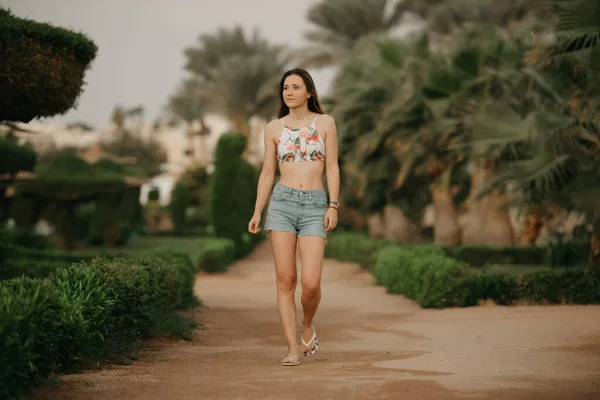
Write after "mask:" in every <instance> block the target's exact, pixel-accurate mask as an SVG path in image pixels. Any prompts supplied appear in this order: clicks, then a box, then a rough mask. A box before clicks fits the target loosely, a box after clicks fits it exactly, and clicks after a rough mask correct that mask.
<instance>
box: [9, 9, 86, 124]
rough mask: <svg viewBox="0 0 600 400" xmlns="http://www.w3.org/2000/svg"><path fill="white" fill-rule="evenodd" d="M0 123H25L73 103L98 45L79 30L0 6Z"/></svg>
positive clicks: (53, 113)
mask: <svg viewBox="0 0 600 400" xmlns="http://www.w3.org/2000/svg"><path fill="white" fill-rule="evenodd" d="M0 26H2V29H1V30H0V49H2V58H1V59H0V70H2V72H3V74H2V76H0V93H2V96H0V121H1V120H9V121H22V122H29V121H30V120H31V119H33V118H35V117H50V116H54V115H56V114H62V113H64V112H66V111H68V110H69V109H70V108H72V107H73V105H74V103H75V100H76V99H77V97H78V96H79V94H80V93H81V89H82V86H83V83H84V81H83V78H84V75H85V72H86V70H87V69H88V68H89V66H90V64H91V62H92V60H93V59H94V58H95V57H96V52H97V50H98V49H97V47H96V45H95V44H94V43H93V42H92V41H91V40H90V39H88V38H87V37H86V36H85V35H83V34H81V33H76V32H73V31H70V30H68V29H63V28H57V27H54V26H52V25H49V24H46V23H39V22H36V21H32V20H29V19H25V18H18V17H15V16H14V15H13V14H12V13H11V12H10V11H8V10H6V9H3V8H0Z"/></svg>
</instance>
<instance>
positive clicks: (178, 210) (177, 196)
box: [169, 182, 190, 234]
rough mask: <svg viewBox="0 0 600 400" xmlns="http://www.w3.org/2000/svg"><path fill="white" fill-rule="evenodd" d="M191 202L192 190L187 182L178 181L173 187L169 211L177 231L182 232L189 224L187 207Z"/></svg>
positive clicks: (177, 232)
mask: <svg viewBox="0 0 600 400" xmlns="http://www.w3.org/2000/svg"><path fill="white" fill-rule="evenodd" d="M189 202H190V190H189V188H188V186H187V185H186V184H185V183H182V182H178V183H177V184H176V185H175V188H174V189H173V194H172V199H171V203H170V204H169V213H170V214H171V219H172V220H173V225H175V233H176V234H182V233H183V232H184V231H185V227H186V224H187V216H186V213H187V208H188V206H189Z"/></svg>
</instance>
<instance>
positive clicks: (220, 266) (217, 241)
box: [197, 238, 236, 273]
mask: <svg viewBox="0 0 600 400" xmlns="http://www.w3.org/2000/svg"><path fill="white" fill-rule="evenodd" d="M235 253H236V252H235V243H234V242H233V240H231V239H223V238H204V239H201V240H200V254H199V255H198V261H197V266H198V269H200V270H202V271H205V272H211V273H212V272H225V271H227V267H229V265H230V264H231V263H233V262H234V261H235Z"/></svg>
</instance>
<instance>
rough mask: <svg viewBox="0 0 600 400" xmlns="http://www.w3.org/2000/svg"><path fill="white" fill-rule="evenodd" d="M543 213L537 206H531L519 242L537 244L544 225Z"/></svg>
mask: <svg viewBox="0 0 600 400" xmlns="http://www.w3.org/2000/svg"><path fill="white" fill-rule="evenodd" d="M542 218H543V213H542V212H541V210H540V209H538V208H537V207H535V208H530V209H529V210H528V211H527V214H526V215H525V221H524V224H525V226H524V229H523V230H522V231H521V238H520V240H519V243H521V244H528V245H531V246H533V245H535V244H536V242H537V240H538V238H539V237H540V232H541V231H542V227H543V226H544V222H543V219H542Z"/></svg>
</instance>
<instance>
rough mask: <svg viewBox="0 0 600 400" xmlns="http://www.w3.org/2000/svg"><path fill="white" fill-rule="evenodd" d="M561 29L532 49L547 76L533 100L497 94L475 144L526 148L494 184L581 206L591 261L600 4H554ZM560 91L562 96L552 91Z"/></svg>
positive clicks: (598, 233) (599, 221) (597, 242)
mask: <svg viewBox="0 0 600 400" xmlns="http://www.w3.org/2000/svg"><path fill="white" fill-rule="evenodd" d="M550 5H551V6H552V8H551V11H552V12H553V13H554V16H555V20H554V21H555V31H554V32H553V35H544V36H543V37H542V38H541V39H540V41H539V42H538V45H537V46H535V47H533V48H532V49H531V50H530V51H529V52H527V54H526V57H525V60H526V61H527V62H529V63H530V64H534V65H535V66H536V67H537V68H536V70H537V71H538V73H539V75H540V76H542V77H543V78H544V81H545V82H546V85H544V86H545V87H544V90H540V91H538V93H539V96H538V98H539V100H538V101H537V103H536V104H534V105H533V106H532V105H531V104H530V102H529V103H528V102H527V101H526V100H527V99H524V98H522V97H520V96H515V95H513V96H507V97H505V98H503V99H490V100H489V101H488V102H487V105H486V107H484V108H483V109H481V110H480V112H478V113H477V114H476V115H475V116H474V117H473V122H472V123H473V125H474V126H475V127H476V129H474V133H477V135H476V136H475V139H474V141H475V143H480V144H481V143H483V144H490V143H495V144H496V145H497V146H504V147H506V148H512V149H515V150H518V151H519V152H520V153H519V154H520V159H518V160H517V162H513V163H511V164H509V165H502V166H501V167H500V168H498V169H497V171H496V173H495V175H494V179H493V180H491V181H490V182H489V184H488V185H487V186H488V188H493V187H494V186H495V185H498V184H504V183H506V182H510V183H511V185H512V186H513V187H514V191H515V193H519V194H520V195H521V196H522V197H525V198H526V199H528V200H529V201H530V202H533V203H544V202H546V203H548V202H551V203H554V204H559V205H561V206H563V207H565V208H567V209H571V210H578V211H580V212H583V213H584V214H585V215H586V216H587V217H588V222H589V224H590V226H591V228H592V235H591V239H590V244H591V259H592V260H593V261H594V262H597V263H598V262H600V207H599V206H598V202H597V201H595V200H593V199H595V198H597V196H598V195H600V192H599V189H598V187H600V186H599V185H598V184H599V183H600V157H598V154H599V151H598V149H600V130H599V129H598V128H597V126H598V109H599V107H598V106H599V103H598V91H599V90H600V79H598V76H599V75H598V72H600V67H599V66H600V63H599V62H598V61H599V60H600V46H598V44H599V42H598V38H599V37H600V34H599V33H598V32H600V22H599V21H600V7H598V4H597V2H595V1H590V0H577V1H574V0H565V1H560V2H558V1H557V2H550ZM548 88H550V89H552V92H553V93H556V94H558V95H553V96H548V93H549V92H550V91H549V90H547V89H548Z"/></svg>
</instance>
